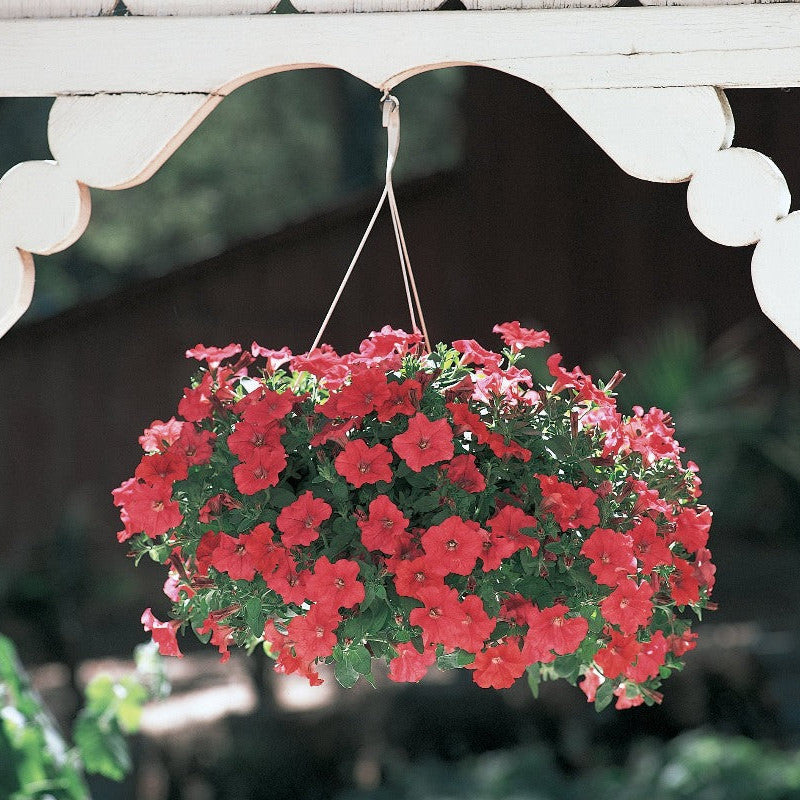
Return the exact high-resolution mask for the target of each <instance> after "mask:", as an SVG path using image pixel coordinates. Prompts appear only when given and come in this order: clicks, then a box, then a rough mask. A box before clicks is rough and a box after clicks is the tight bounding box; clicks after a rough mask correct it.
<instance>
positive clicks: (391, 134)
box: [311, 90, 431, 353]
mask: <svg viewBox="0 0 800 800" xmlns="http://www.w3.org/2000/svg"><path fill="white" fill-rule="evenodd" d="M381 109H382V112H383V127H384V128H386V134H387V155H386V185H385V186H384V189H383V192H382V193H381V197H380V200H378V205H377V206H375V211H374V212H373V213H372V218H371V219H370V221H369V225H367V229H366V231H365V232H364V235H363V236H362V237H361V242H360V243H359V245H358V248H357V249H356V252H355V255H354V256H353V259H352V261H351V262H350V266H349V267H348V268H347V271H346V272H345V274H344V278H343V279H342V282H341V284H339V289H338V290H337V292H336V294H335V296H334V298H333V302H332V303H331V305H330V308H329V309H328V313H327V314H326V315H325V319H324V320H323V321H322V325H321V326H320V328H319V331H318V332H317V335H316V337H315V338H314V343H313V344H312V345H311V350H316V348H317V346H318V345H319V343H320V340H321V339H322V335H323V333H324V332H325V329H326V328H327V326H328V322H330V319H331V317H332V316H333V312H334V310H335V309H336V306H337V304H338V302H339V298H340V297H341V296H342V292H344V288H345V286H347V282H348V280H350V275H351V274H352V273H353V269H354V268H355V265H356V262H357V261H358V259H359V256H360V255H361V252H362V250H363V249H364V245H365V244H366V242H367V239H368V238H369V235H370V233H371V232H372V229H373V227H374V226H375V222H376V220H377V219H378V215H379V214H380V212H381V209H382V208H383V204H384V203H385V202H386V200H387V198H388V200H389V210H390V213H391V219H392V228H393V230H394V236H395V242H396V243H397V252H398V255H399V257H400V270H401V272H402V274H403V286H404V288H405V293H406V300H407V302H408V311H409V315H410V317H411V330H412V332H414V333H416V332H418V331H420V328H421V333H422V336H423V339H424V344H425V349H426V351H427V352H428V353H430V352H431V344H430V339H429V338H428V329H427V326H426V324H425V316H424V315H423V313H422V304H421V303H420V299H419V293H418V292H417V284H416V281H415V280H414V272H413V270H412V269H411V259H410V258H409V256H408V248H407V247H406V240H405V236H404V235H403V226H402V225H401V223H400V212H399V210H398V208H397V199H396V198H395V194H394V185H393V183H392V170H393V169H394V165H395V161H396V160H397V151H398V148H399V146H400V102H399V101H398V99H397V98H396V97H394V96H393V95H391V94H389V91H388V90H384V92H383V95H382V97H381ZM415 309H416V313H415ZM417 316H419V323H420V324H419V326H418V325H417Z"/></svg>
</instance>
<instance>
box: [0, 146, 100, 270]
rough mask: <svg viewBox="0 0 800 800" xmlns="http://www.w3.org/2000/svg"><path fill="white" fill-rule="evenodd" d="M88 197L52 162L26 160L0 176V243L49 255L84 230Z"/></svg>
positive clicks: (87, 213) (88, 212)
mask: <svg viewBox="0 0 800 800" xmlns="http://www.w3.org/2000/svg"><path fill="white" fill-rule="evenodd" d="M90 213H91V200H90V197H89V190H88V189H87V187H86V186H84V185H82V184H80V183H77V182H76V181H75V180H74V179H73V178H72V177H71V176H70V175H69V173H68V172H67V171H66V170H64V169H62V168H61V167H60V166H59V165H58V164H56V162H55V161H26V162H24V163H22V164H17V166H15V167H12V168H11V169H10V170H9V171H8V172H6V174H5V175H3V177H2V178H0V242H4V243H6V244H11V245H14V246H16V247H19V248H21V249H22V250H27V251H29V252H31V253H39V254H41V255H49V254H50V253H55V252H58V251H59V250H63V249H65V248H66V247H69V246H70V245H71V244H72V243H73V242H75V241H76V240H77V239H78V238H79V237H80V236H81V234H82V233H83V232H84V230H86V225H87V223H88V222H89V214H90Z"/></svg>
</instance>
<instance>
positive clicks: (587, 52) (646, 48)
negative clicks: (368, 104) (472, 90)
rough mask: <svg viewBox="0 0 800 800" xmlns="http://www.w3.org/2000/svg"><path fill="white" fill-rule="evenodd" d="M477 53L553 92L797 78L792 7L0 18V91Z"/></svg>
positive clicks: (461, 57)
mask: <svg viewBox="0 0 800 800" xmlns="http://www.w3.org/2000/svg"><path fill="white" fill-rule="evenodd" d="M459 64H476V65H482V66H487V67H491V68H493V69H498V70H502V71H504V72H507V73H509V74H512V75H517V76H519V77H521V78H524V79H525V80H528V81H530V82H532V83H536V84H537V85H540V86H543V87H545V88H548V89H568V88H573V89H574V88H626V87H654V86H720V87H726V86H751V87H758V86H798V85H800V6H798V5H796V4H791V3H786V4H774V5H747V6H723V7H715V8H691V7H649V8H641V7H640V8H615V9H603V8H584V9H581V8H573V9H559V10H555V9H544V10H527V11H483V12H480V13H477V12H474V11H448V12H440V13H437V14H430V13H428V12H409V13H406V14H390V13H386V14H381V13H376V14H343V15H338V16H336V17H335V18H332V17H331V16H330V15H326V14H265V15H260V16H252V17H248V16H227V17H217V18H213V19H211V18H203V17H176V18H166V17H103V18H97V19H63V20H14V21H8V20H5V21H0V95H12V96H27V95H30V96H44V95H54V94H92V93H98V92H106V93H114V92H141V93H162V92H174V93H182V92H201V93H205V94H215V93H226V92H229V91H231V90H232V89H234V88H236V87H237V86H240V85H242V84H243V83H246V82H247V81H248V80H251V79H253V78H256V77H260V76H262V75H267V74H270V73H273V72H278V71H281V70H285V69H290V68H303V67H310V66H335V67H339V68H341V69H343V70H345V71H347V72H350V73H351V74H353V75H356V76H358V77H360V78H362V79H363V80H365V81H366V82H368V83H370V84H372V85H374V86H376V87H382V86H386V87H389V88H391V87H392V86H394V85H396V84H397V83H399V82H401V81H402V80H404V79H405V78H407V77H409V76H411V75H414V74H417V73H420V72H425V71H427V70H430V69H436V68H437V67H444V66H452V65H459Z"/></svg>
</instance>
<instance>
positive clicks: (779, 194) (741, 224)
mask: <svg viewBox="0 0 800 800" xmlns="http://www.w3.org/2000/svg"><path fill="white" fill-rule="evenodd" d="M686 201H687V205H688V208H689V216H690V217H691V219H692V222H693V223H694V224H695V226H696V227H697V228H698V230H699V231H700V233H702V234H703V235H704V236H707V237H708V238H709V239H711V241H712V242H717V243H718V244H724V245H727V246H728V247H742V246H744V245H747V244H753V243H754V242H757V241H758V240H759V239H760V238H761V236H762V234H763V233H764V231H765V230H766V229H767V228H768V227H770V226H771V225H772V224H773V223H774V222H775V220H777V219H780V218H781V217H785V216H786V215H787V214H788V213H789V204H790V203H791V195H790V194H789V187H788V186H787V185H786V179H785V178H784V177H783V174H782V173H781V171H780V170H779V169H778V168H777V167H776V166H775V164H773V163H772V161H770V159H768V158H767V157H766V156H765V155H762V154H761V153H758V152H756V151H755V150H749V149H747V148H745V147H731V148H730V149H728V150H722V151H720V152H719V153H714V154H713V155H712V156H710V157H709V158H707V159H706V161H705V163H703V165H702V166H701V167H700V168H699V169H698V171H697V172H696V173H695V174H694V176H693V177H692V180H691V182H690V183H689V189H688V191H687V193H686Z"/></svg>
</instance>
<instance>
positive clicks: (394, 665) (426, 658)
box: [389, 642, 436, 683]
mask: <svg viewBox="0 0 800 800" xmlns="http://www.w3.org/2000/svg"><path fill="white" fill-rule="evenodd" d="M394 647H395V650H397V656H396V657H395V658H393V659H392V660H391V661H390V662H389V679H390V680H393V681H396V682H398V683H401V682H402V683H418V682H419V681H420V680H422V678H424V677H425V675H426V674H427V672H428V668H429V667H430V666H431V665H432V664H433V663H434V662H435V661H436V648H435V647H425V648H423V650H422V652H421V653H420V652H419V651H418V650H417V648H416V647H414V645H413V644H412V643H411V642H401V643H400V644H396V645H395V646H394Z"/></svg>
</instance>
